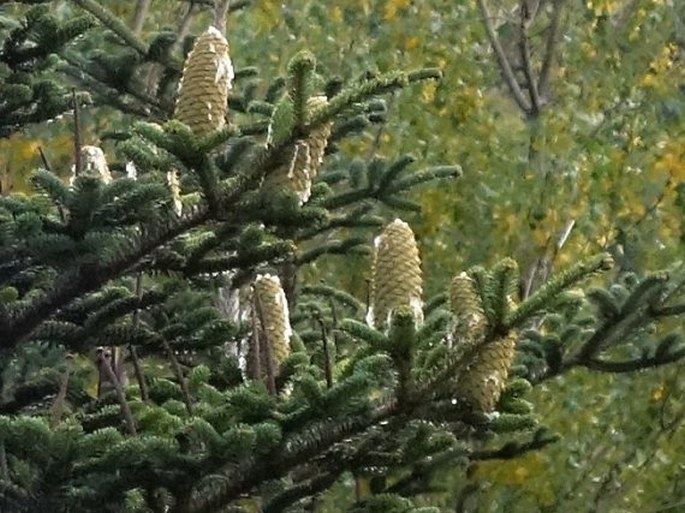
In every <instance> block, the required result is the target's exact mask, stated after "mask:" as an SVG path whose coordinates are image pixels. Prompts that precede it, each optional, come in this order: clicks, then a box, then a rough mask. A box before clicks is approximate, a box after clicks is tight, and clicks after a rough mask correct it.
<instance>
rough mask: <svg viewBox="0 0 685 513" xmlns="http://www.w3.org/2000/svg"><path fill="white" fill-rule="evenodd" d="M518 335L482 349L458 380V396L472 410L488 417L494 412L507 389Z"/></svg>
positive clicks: (501, 339) (502, 339) (510, 335)
mask: <svg viewBox="0 0 685 513" xmlns="http://www.w3.org/2000/svg"><path fill="white" fill-rule="evenodd" d="M517 338H518V333H516V332H511V333H509V334H508V335H506V336H504V337H502V338H499V339H497V340H493V341H492V342H488V343H486V344H484V345H482V346H481V347H480V348H479V350H478V352H477V353H476V354H475V355H474V356H473V359H472V360H471V362H469V364H468V366H467V367H466V368H465V369H464V370H463V371H462V373H461V375H460V376H459V380H458V387H457V390H458V393H459V396H460V397H461V399H463V400H465V401H467V402H468V403H470V404H471V406H473V407H474V408H475V409H477V410H479V411H482V412H485V413H489V412H491V411H493V410H494V409H495V406H497V402H498V401H499V398H500V396H501V395H502V391H503V390H504V388H505V387H506V384H507V378H508V377H509V368H510V367H511V363H512V361H513V360H514V353H515V351H516V340H517Z"/></svg>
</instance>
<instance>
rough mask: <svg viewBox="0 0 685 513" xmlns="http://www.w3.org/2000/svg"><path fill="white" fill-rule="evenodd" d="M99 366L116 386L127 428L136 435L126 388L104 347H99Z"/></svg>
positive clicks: (115, 389)
mask: <svg viewBox="0 0 685 513" xmlns="http://www.w3.org/2000/svg"><path fill="white" fill-rule="evenodd" d="M98 367H99V368H100V371H101V372H103V373H104V374H105V376H107V379H109V381H110V382H111V383H112V385H113V386H114V391H115V393H116V396H117V401H118V402H119V407H120V408H121V415H122V417H123V418H124V423H125V424H126V430H127V431H128V432H129V434H131V435H136V434H137V430H136V423H135V420H134V419H133V413H132V412H131V407H130V406H129V404H128V401H127V400H126V394H125V393H124V388H123V387H122V386H121V382H120V381H119V378H118V377H117V375H116V373H115V372H114V370H113V369H112V365H111V364H110V362H109V361H107V358H106V356H105V351H104V350H102V349H98Z"/></svg>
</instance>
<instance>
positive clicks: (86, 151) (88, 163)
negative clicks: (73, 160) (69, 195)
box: [69, 146, 112, 185]
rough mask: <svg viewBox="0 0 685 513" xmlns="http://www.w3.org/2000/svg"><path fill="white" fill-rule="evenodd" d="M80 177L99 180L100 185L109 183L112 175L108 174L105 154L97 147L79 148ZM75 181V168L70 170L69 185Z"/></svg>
mask: <svg viewBox="0 0 685 513" xmlns="http://www.w3.org/2000/svg"><path fill="white" fill-rule="evenodd" d="M81 175H83V176H94V177H96V178H100V180H101V181H102V183H105V184H107V183H110V182H111V181H112V174H111V173H110V172H109V166H108V165H107V158H106V157H105V153H104V152H103V151H102V149H101V148H99V147H98V146H81ZM74 180H76V167H75V166H74V167H73V168H72V174H71V178H70V179H69V185H74Z"/></svg>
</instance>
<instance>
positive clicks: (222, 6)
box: [213, 0, 231, 34]
mask: <svg viewBox="0 0 685 513" xmlns="http://www.w3.org/2000/svg"><path fill="white" fill-rule="evenodd" d="M230 4H231V0H214V21H213V25H214V27H215V28H216V29H217V30H218V31H219V32H221V33H222V34H224V33H225V32H226V16H227V15H228V7H229V6H230Z"/></svg>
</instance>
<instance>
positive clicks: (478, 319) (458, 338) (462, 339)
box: [449, 272, 488, 347]
mask: <svg viewBox="0 0 685 513" xmlns="http://www.w3.org/2000/svg"><path fill="white" fill-rule="evenodd" d="M449 307H450V310H451V312H452V313H453V314H454V322H453V325H452V331H451V334H450V340H449V341H450V345H452V344H454V345H462V346H463V347H472V346H473V345H476V344H478V343H480V342H482V341H483V339H484V338H485V333H486V331H487V329H488V325H487V318H486V317H485V313H484V312H483V305H482V301H481V298H480V297H479V296H478V292H477V291H476V287H475V284H474V282H473V279H472V278H471V277H470V276H469V275H468V274H466V273H465V272H462V273H460V274H458V275H457V276H455V277H454V279H452V282H451V283H450V286H449Z"/></svg>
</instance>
